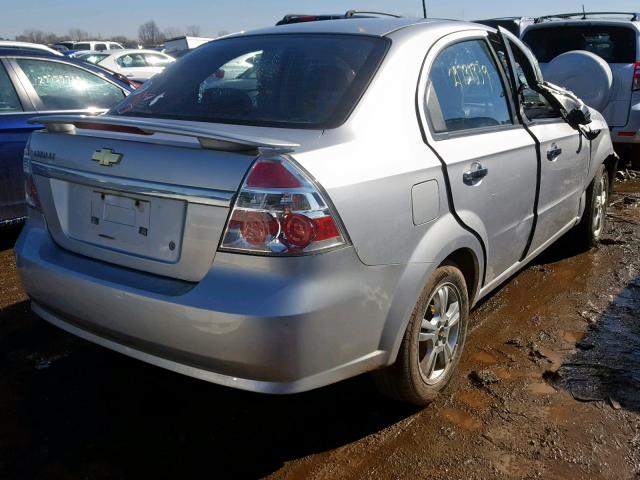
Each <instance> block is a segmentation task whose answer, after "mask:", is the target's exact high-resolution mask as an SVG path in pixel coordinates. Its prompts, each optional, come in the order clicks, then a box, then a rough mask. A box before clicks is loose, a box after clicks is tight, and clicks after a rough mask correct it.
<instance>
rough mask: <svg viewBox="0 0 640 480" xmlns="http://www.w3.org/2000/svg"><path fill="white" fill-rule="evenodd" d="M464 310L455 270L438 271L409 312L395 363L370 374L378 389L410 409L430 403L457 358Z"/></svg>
mask: <svg viewBox="0 0 640 480" xmlns="http://www.w3.org/2000/svg"><path fill="white" fill-rule="evenodd" d="M468 311H469V300H468V294H467V287H466V284H465V281H464V277H463V275H462V273H461V272H460V270H458V269H457V268H455V267H452V266H444V267H440V268H438V269H437V270H436V271H435V273H434V274H433V275H432V277H431V279H430V280H429V282H428V284H427V285H426V286H425V288H424V290H423V293H422V295H421V296H420V299H419V300H418V303H417V305H416V306H415V308H414V311H413V313H412V315H411V319H410V321H409V325H408V326H407V330H406V332H405V335H404V338H403V340H402V344H401V346H400V351H399V352H398V357H397V359H396V362H395V363H394V364H393V365H391V366H389V367H387V368H385V369H383V370H379V371H376V372H373V377H374V380H375V382H376V385H377V386H378V388H379V389H380V390H381V391H382V392H383V393H384V394H386V395H389V396H391V397H393V398H396V399H397V400H401V401H404V402H408V403H413V404H416V405H426V404H428V403H429V402H431V401H432V400H434V399H435V398H436V396H437V395H438V393H439V392H440V391H442V390H443V389H444V388H445V387H446V386H447V384H448V383H449V380H450V379H451V376H452V374H453V372H454V371H455V368H456V366H457V365H458V362H459V360H460V356H461V354H462V350H463V348H464V342H465V339H466V337H467V321H468V315H469V314H468Z"/></svg>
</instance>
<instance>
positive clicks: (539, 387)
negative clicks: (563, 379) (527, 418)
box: [527, 382, 556, 395]
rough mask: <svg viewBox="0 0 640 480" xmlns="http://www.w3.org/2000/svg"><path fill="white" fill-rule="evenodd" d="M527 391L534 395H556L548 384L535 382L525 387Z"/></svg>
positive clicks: (554, 390)
mask: <svg viewBox="0 0 640 480" xmlns="http://www.w3.org/2000/svg"><path fill="white" fill-rule="evenodd" d="M527 391H528V392H530V393H533V394H535V395H551V394H553V393H556V389H555V388H553V387H552V386H551V385H549V384H548V383H544V382H537V383H531V384H529V385H527Z"/></svg>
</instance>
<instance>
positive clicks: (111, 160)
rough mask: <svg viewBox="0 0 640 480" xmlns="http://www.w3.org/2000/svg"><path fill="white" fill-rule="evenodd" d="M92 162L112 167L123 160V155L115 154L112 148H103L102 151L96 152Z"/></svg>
mask: <svg viewBox="0 0 640 480" xmlns="http://www.w3.org/2000/svg"><path fill="white" fill-rule="evenodd" d="M91 160H93V161H95V162H98V163H99V164H100V165H102V166H104V167H110V166H111V165H115V164H116V163H120V160H122V154H121V153H115V152H114V151H113V150H112V149H110V148H101V149H100V150H96V151H95V152H93V157H91Z"/></svg>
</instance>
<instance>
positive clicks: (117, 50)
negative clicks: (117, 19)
mask: <svg viewBox="0 0 640 480" xmlns="http://www.w3.org/2000/svg"><path fill="white" fill-rule="evenodd" d="M92 51H93V50H92ZM102 52H103V53H109V54H111V55H116V54H127V53H163V52H159V51H158V50H149V49H147V48H115V49H113V50H102ZM165 55H166V53H165ZM167 56H168V55H167Z"/></svg>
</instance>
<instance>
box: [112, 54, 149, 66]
mask: <svg viewBox="0 0 640 480" xmlns="http://www.w3.org/2000/svg"><path fill="white" fill-rule="evenodd" d="M116 63H117V64H118V65H120V66H121V67H123V68H134V67H146V66H147V62H146V60H145V59H144V55H143V54H141V53H128V54H126V55H122V56H121V57H118V58H117V59H116Z"/></svg>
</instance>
